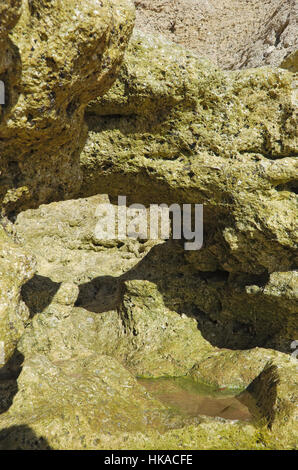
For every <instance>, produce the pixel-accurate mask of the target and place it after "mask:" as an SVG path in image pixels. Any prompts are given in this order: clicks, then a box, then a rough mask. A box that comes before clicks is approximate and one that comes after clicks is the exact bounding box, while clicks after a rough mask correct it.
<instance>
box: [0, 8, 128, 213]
mask: <svg viewBox="0 0 298 470" xmlns="http://www.w3.org/2000/svg"><path fill="white" fill-rule="evenodd" d="M4 4H5V5H4ZM1 9H2V11H1V18H2V16H4V17H5V22H4V24H3V23H1V24H2V26H1V38H2V39H1V40H2V41H5V44H8V47H6V48H5V51H6V52H5V54H4V56H3V57H1V63H0V78H1V80H2V81H3V83H4V86H5V98H6V99H5V104H4V105H3V106H2V110H1V115H0V117H1V121H0V137H1V143H0V154H1V160H0V171H1V174H0V188H1V189H0V203H1V207H2V212H6V213H14V212H15V211H18V210H19V209H21V208H26V207H33V206H38V205H39V204H40V203H42V202H48V201H51V200H57V199H58V200H60V199H64V198H67V197H69V196H70V195H71V194H73V193H74V192H75V191H76V190H77V189H78V188H79V186H80V183H81V179H80V171H79V152H80V149H81V148H82V146H83V145H84V141H85V138H86V127H85V126H84V124H83V115H84V109H85V107H86V105H87V103H88V101H90V100H91V99H92V98H95V97H96V96H98V95H102V94H103V93H104V92H105V91H107V90H108V88H109V87H110V86H111V84H112V83H113V81H114V80H115V77H116V74H117V69H118V67H119V65H120V64H121V61H122V56H123V52H124V49H125V46H126V44H127V41H128V39H129V37H130V33H131V30H132V27H133V22H134V10H133V7H132V5H131V4H130V1H129V0H120V1H119V0H117V1H114V0H102V1H99V0H87V1H85V2H80V1H77V0H67V1H66V2H64V3H63V6H62V4H61V2H60V1H58V0H52V1H51V2H39V1H35V0H33V1H30V2H27V1H23V2H8V5H7V2H6V1H5V2H4V1H1ZM7 11H8V12H9V13H7ZM8 33H9V36H8Z"/></svg>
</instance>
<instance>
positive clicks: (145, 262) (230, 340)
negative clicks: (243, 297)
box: [76, 240, 274, 349]
mask: <svg viewBox="0 0 298 470" xmlns="http://www.w3.org/2000/svg"><path fill="white" fill-rule="evenodd" d="M169 260H171V262H170V263H169ZM127 280H147V281H150V282H153V283H155V284H156V285H157V287H158V290H159V292H161V294H162V296H163V299H164V303H165V306H166V307H167V308H169V309H170V310H173V311H175V312H177V313H179V314H185V315H187V316H190V317H193V318H195V319H196V321H197V323H198V329H199V330H200V331H201V333H202V335H203V336H204V338H205V339H207V340H208V341H209V342H210V343H211V344H212V345H213V346H216V347H219V348H228V349H250V348H254V347H257V346H259V347H272V345H270V344H269V342H270V338H269V337H268V335H269V332H270V334H272V331H274V329H273V327H272V328H271V327H270V326H268V325H267V326H266V325H265V324H263V323H264V319H263V320H260V321H259V323H258V322H253V321H252V320H251V319H249V318H248V320H247V321H243V320H241V319H239V318H237V315H236V314H235V315H234V317H233V316H231V317H230V318H229V319H227V316H226V315H225V316H224V315H223V314H222V313H223V310H224V306H223V302H224V298H225V296H226V297H227V296H229V295H230V294H229V292H230V290H231V286H230V284H231V276H230V274H229V273H228V272H225V271H214V272H199V271H197V270H196V269H195V268H194V267H193V266H191V265H190V264H189V263H188V262H187V261H186V260H185V258H184V249H183V242H181V241H173V240H169V241H167V242H166V243H162V244H159V245H156V246H154V247H153V248H152V249H151V250H150V252H149V253H148V254H147V255H146V256H145V257H144V258H143V259H142V260H141V261H140V262H139V263H138V264H137V265H136V266H135V267H134V268H132V269H131V270H130V271H128V272H126V273H124V274H123V275H122V276H119V277H112V276H102V277H98V278H95V279H93V280H91V281H90V282H88V283H85V284H82V285H80V286H79V288H80V293H79V296H78V300H77V302H76V306H80V307H83V308H85V309H87V310H89V311H92V312H95V313H101V312H104V311H108V310H112V309H116V308H117V307H118V305H119V304H120V303H121V285H122V283H123V282H125V281H127ZM268 344H269V345H268Z"/></svg>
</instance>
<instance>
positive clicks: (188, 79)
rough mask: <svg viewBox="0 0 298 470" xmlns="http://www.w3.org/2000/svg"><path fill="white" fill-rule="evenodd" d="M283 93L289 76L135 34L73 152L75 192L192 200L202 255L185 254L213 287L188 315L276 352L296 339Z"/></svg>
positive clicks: (293, 202)
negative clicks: (215, 281)
mask: <svg viewBox="0 0 298 470" xmlns="http://www.w3.org/2000/svg"><path fill="white" fill-rule="evenodd" d="M148 64H150V71H148ZM293 87H295V81H294V76H293V74H292V73H290V72H288V71H282V70H273V69H269V68H260V69H251V70H247V71H237V72H222V71H220V70H217V69H216V68H214V67H213V66H212V65H210V64H208V63H206V62H205V61H201V60H199V59H197V58H196V57H195V56H193V55H191V53H189V52H186V51H184V50H183V49H181V48H180V47H179V46H176V47H175V46H173V44H170V43H167V42H165V41H164V40H163V39H162V38H156V37H155V38H153V37H146V36H144V35H143V34H139V33H138V34H137V35H135V36H134V38H133V40H132V42H131V43H130V46H129V48H128V51H127V54H126V59H125V63H124V66H123V68H122V70H121V73H120V76H119V79H118V80H117V82H116V83H115V85H114V87H113V88H112V89H111V90H110V91H109V92H108V93H107V94H106V95H105V96H104V97H103V98H102V99H99V100H96V101H95V102H92V103H91V104H90V105H89V106H88V111H87V112H88V114H87V121H88V124H89V136H88V140H87V142H86V146H85V147H84V149H83V152H82V154H81V166H82V171H83V173H84V183H83V185H82V190H81V191H82V195H83V194H84V195H85V194H86V193H87V195H88V194H92V193H96V192H109V194H111V195H117V194H119V193H121V194H125V195H127V196H129V198H130V201H132V202H138V203H144V204H151V203H167V204H171V203H180V204H182V203H192V204H195V203H200V204H203V205H204V233H205V240H204V246H203V249H201V250H200V251H193V252H191V251H189V252H187V251H186V252H185V256H186V258H187V260H188V261H189V262H190V263H191V264H193V265H194V266H195V268H196V269H197V270H198V271H199V272H203V273H204V272H207V273H210V272H212V273H215V277H216V276H217V274H216V273H218V274H220V273H221V277H222V281H223V283H222V285H221V286H219V285H218V286H217V287H215V289H214V290H213V292H216V294H215V297H216V299H217V300H216V301H218V302H219V304H220V307H219V309H214V308H213V309H210V310H208V309H206V305H204V302H202V301H199V303H198V304H197V306H198V308H199V310H200V311H203V312H204V313H205V314H208V315H211V318H212V319H213V320H214V321H220V322H221V321H222V322H223V323H225V322H226V321H228V322H230V321H231V319H233V321H234V322H236V323H237V322H239V323H240V324H242V325H243V324H247V326H248V324H250V327H251V328H252V330H251V331H254V335H255V336H256V337H259V342H258V344H255V345H264V344H266V341H267V340H265V342H264V338H265V336H266V335H267V333H266V331H267V332H268V331H270V335H271V336H270V340H269V343H267V344H268V346H270V347H277V348H278V349H281V350H283V351H289V345H290V343H291V341H292V340H293V339H294V337H295V335H297V280H296V278H297V273H296V271H295V266H297V241H298V240H297V194H296V185H297V173H298V168H297V158H296V157H297V152H298V138H297V106H296V101H295V100H296V95H295V92H296V91H295V89H294V88H293ZM281 271H282V272H281ZM225 273H226V274H225ZM211 284H212V281H209V286H210V289H212V287H211ZM281 305H282V306H281ZM208 311H209V313H208ZM273 312H274V313H273ZM248 319H249V320H248ZM236 323H235V329H237V326H236ZM261 325H262V326H261ZM295 325H296V326H295ZM240 329H241V328H240ZM264 335H265V336H264ZM261 337H262V338H263V339H262V340H260V338H261ZM268 339H269V338H268Z"/></svg>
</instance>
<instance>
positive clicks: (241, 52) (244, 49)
mask: <svg viewBox="0 0 298 470" xmlns="http://www.w3.org/2000/svg"><path fill="white" fill-rule="evenodd" d="M134 3H135V5H136V28H138V29H141V30H142V31H144V32H147V33H156V32H158V33H162V34H163V35H164V36H165V37H166V38H167V39H169V40H171V41H174V42H176V43H178V44H181V45H183V46H185V47H186V48H187V49H191V50H193V51H194V52H196V53H197V54H198V55H199V56H203V57H208V58H209V59H210V60H212V62H214V63H215V64H217V65H219V66H220V67H222V68H225V69H237V68H243V67H260V66H262V65H273V66H276V67H278V66H280V64H281V63H282V62H283V61H284V60H285V59H286V58H287V57H288V56H289V55H290V54H292V53H293V52H295V51H296V50H297V48H298V40H297V18H298V14H297V8H298V3H297V0H287V1H284V0H221V1H220V2H219V1H217V0H134ZM282 66H284V65H282ZM285 67H286V68H287V65H286V64H285ZM295 69H296V71H297V59H296V68H295Z"/></svg>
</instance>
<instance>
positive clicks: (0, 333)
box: [0, 224, 36, 368]
mask: <svg viewBox="0 0 298 470" xmlns="http://www.w3.org/2000/svg"><path fill="white" fill-rule="evenodd" d="M35 268H36V265H35V259H34V257H33V256H32V255H31V254H30V253H29V252H26V250H24V249H23V248H22V247H21V246H19V245H18V244H17V243H14V242H13V240H12V239H11V237H10V236H9V234H8V233H7V232H6V231H5V229H4V227H3V226H2V225H1V224H0V344H1V351H0V356H1V360H0V368H1V367H2V366H4V364H6V363H7V362H8V361H9V359H10V358H11V357H12V355H13V353H14V352H15V350H16V346H17V343H18V341H19V339H20V337H21V336H22V334H23V332H24V329H25V325H26V324H27V323H28V320H29V316H30V312H29V309H28V307H27V306H26V304H25V303H24V302H23V300H22V297H21V288H22V285H23V284H25V282H26V281H28V280H29V279H30V278H31V277H33V275H34V273H35Z"/></svg>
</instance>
